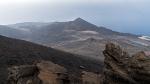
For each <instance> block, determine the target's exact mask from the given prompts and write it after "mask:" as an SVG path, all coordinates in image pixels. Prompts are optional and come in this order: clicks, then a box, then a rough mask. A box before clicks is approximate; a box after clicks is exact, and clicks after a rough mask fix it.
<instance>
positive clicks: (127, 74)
mask: <svg viewBox="0 0 150 84" xmlns="http://www.w3.org/2000/svg"><path fill="white" fill-rule="evenodd" d="M103 53H104V55H105V60H104V63H105V68H104V77H103V84H150V55H149V54H145V52H139V53H137V54H135V55H133V56H130V55H129V54H128V53H127V52H125V51H124V50H122V49H121V48H120V47H119V46H116V45H114V44H112V43H109V44H107V45H106V49H105V50H104V52H103ZM148 55H149V56H148Z"/></svg>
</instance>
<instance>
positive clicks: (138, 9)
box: [0, 0, 150, 35]
mask: <svg viewBox="0 0 150 84" xmlns="http://www.w3.org/2000/svg"><path fill="white" fill-rule="evenodd" d="M77 17H81V18H83V19H85V20H87V21H89V22H91V23H94V24H96V25H98V26H105V27H108V28H110V29H112V30H116V31H121V32H130V33H135V34H146V35H150V34H149V33H150V0H0V24H13V23H18V22H32V21H34V22H35V21H36V22H37V21H38V22H39V21H42V22H43V21H44V22H53V21H69V20H73V19H75V18H77Z"/></svg>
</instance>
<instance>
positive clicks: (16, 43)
mask: <svg viewBox="0 0 150 84" xmlns="http://www.w3.org/2000/svg"><path fill="white" fill-rule="evenodd" d="M81 57H82V56H79V55H75V54H70V53H66V52H63V51H59V50H55V49H53V48H49V47H44V46H41V45H37V44H33V43H31V42H26V41H23V40H17V39H11V38H7V37H4V36H0V64H1V67H0V84H3V83H4V84H5V82H6V79H7V68H8V67H10V66H12V65H22V64H32V63H33V62H35V61H38V60H48V61H52V62H54V63H56V64H59V65H62V66H64V67H65V68H69V69H71V71H76V70H80V66H83V67H84V69H85V70H86V71H92V72H100V71H101V67H102V64H101V62H98V61H95V60H92V59H88V58H81Z"/></svg>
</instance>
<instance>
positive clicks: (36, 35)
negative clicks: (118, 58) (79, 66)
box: [0, 18, 150, 60]
mask: <svg viewBox="0 0 150 84" xmlns="http://www.w3.org/2000/svg"><path fill="white" fill-rule="evenodd" d="M7 26H9V27H10V28H12V29H14V30H15V31H16V30H17V31H20V32H21V33H20V32H17V33H15V35H16V36H13V35H11V33H10V35H6V34H5V33H2V34H1V35H5V36H8V37H13V38H14V37H15V38H17V39H22V40H26V41H30V42H34V43H38V44H41V45H45V46H48V47H49V46H50V47H53V48H56V49H59V50H63V51H67V52H71V53H75V54H80V55H84V56H87V57H93V58H96V59H97V58H98V59H100V60H103V54H102V53H100V54H99V51H100V52H102V50H104V45H105V43H107V42H110V41H111V42H115V43H118V44H119V45H123V46H124V47H125V49H127V50H128V51H129V52H131V54H132V53H134V52H137V51H140V50H150V46H149V45H150V42H149V41H147V40H144V39H140V38H139V37H141V36H139V35H134V34H130V33H120V32H116V31H113V30H110V29H108V28H105V27H99V26H96V25H94V24H92V23H90V22H87V21H86V20H83V19H82V18H77V19H75V20H73V21H68V22H51V23H43V22H25V23H17V24H12V25H7ZM6 31H10V30H6ZM0 32H1V31H0ZM22 32H23V33H22ZM18 36H19V37H18ZM91 39H94V41H93V40H91ZM99 47H101V48H102V49H99Z"/></svg>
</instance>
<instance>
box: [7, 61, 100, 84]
mask: <svg viewBox="0 0 150 84" xmlns="http://www.w3.org/2000/svg"><path fill="white" fill-rule="evenodd" d="M99 79H100V75H99V74H96V73H93V72H87V71H81V72H78V73H75V72H69V71H68V70H67V69H66V68H64V67H62V66H60V65H58V64H54V63H53V62H50V61H41V62H40V63H36V64H34V65H21V66H14V67H10V68H9V77H8V83H7V84H100V80H99Z"/></svg>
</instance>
